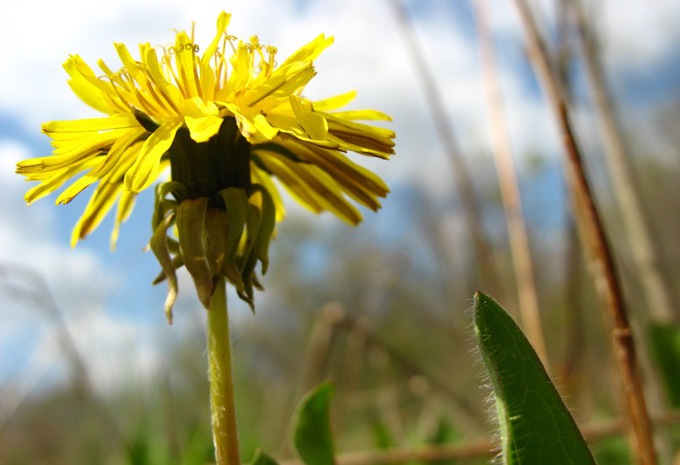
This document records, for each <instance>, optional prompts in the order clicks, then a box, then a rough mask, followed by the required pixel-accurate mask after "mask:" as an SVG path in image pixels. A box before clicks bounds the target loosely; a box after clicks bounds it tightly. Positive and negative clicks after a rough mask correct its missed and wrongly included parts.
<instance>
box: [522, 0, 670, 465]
mask: <svg viewBox="0 0 680 465" xmlns="http://www.w3.org/2000/svg"><path fill="white" fill-rule="evenodd" d="M515 5H516V6H517V10H518V12H519V15H520V18H521V20H522V25H523V27H524V30H525V33H526V36H527V45H528V51H529V57H530V60H531V62H532V65H533V67H534V71H535V72H536V75H537V77H538V79H539V81H540V83H541V85H542V87H543V90H544V92H545V94H546V97H547V99H548V101H549V103H550V104H551V107H552V109H553V111H554V112H555V119H556V123H557V124H558V127H559V129H560V132H561V135H562V141H563V143H564V152H565V156H566V168H567V180H568V184H569V187H570V189H571V190H572V191H573V197H574V199H575V200H576V202H577V203H578V205H577V206H576V208H575V211H576V212H577V221H578V223H579V227H580V229H581V231H582V237H584V239H585V240H586V246H587V247H588V252H589V255H590V257H591V260H592V265H593V266H592V270H593V274H594V278H595V281H596V284H597V285H598V286H597V287H598V291H599V292H600V293H601V295H602V297H603V300H604V304H605V312H606V313H607V315H608V318H609V320H610V322H611V327H612V329H611V334H612V342H613V345H614V354H615V357H616V360H617V362H618V366H619V371H620V373H621V377H622V385H623V386H622V388H623V391H624V397H625V399H626V406H627V410H628V412H627V413H628V416H629V419H630V426H631V436H632V438H633V444H632V447H631V449H632V450H631V452H632V454H633V456H634V458H635V460H636V461H637V462H638V463H640V464H642V465H654V464H656V463H657V460H656V453H655V451H654V443H653V439H652V429H651V425H650V422H649V417H648V414H647V405H646V403H645V399H644V392H643V389H642V380H641V376H640V370H639V367H638V364H637V359H636V353H635V345H634V341H633V333H632V330H631V328H630V324H629V322H628V316H627V314H626V310H625V308H624V302H623V295H622V292H621V288H620V285H619V281H618V278H617V276H616V271H615V268H614V261H613V258H612V254H611V250H610V247H609V244H608V243H607V239H606V237H605V232H604V228H603V225H602V221H601V219H600V216H599V212H598V210H597V208H596V206H595V203H594V201H593V196H592V192H591V189H590V186H589V184H588V180H587V177H586V174H585V171H584V167H583V164H582V161H581V154H580V152H579V149H578V146H577V144H576V139H575V136H574V133H573V131H572V128H571V123H570V121H569V113H568V110H567V106H566V103H565V101H564V97H563V95H562V91H561V88H560V85H559V82H558V81H557V79H556V78H555V77H554V75H553V72H552V69H551V67H550V62H549V59H548V55H547V52H546V50H545V48H544V46H543V42H542V40H541V38H540V35H539V33H538V29H537V27H536V25H535V23H534V20H533V17H532V15H531V12H530V11H529V8H528V7H527V5H526V3H525V2H524V1H523V0H515Z"/></svg>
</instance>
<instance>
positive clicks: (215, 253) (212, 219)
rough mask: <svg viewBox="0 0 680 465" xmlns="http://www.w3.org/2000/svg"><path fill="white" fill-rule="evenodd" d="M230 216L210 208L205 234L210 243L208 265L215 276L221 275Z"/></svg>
mask: <svg viewBox="0 0 680 465" xmlns="http://www.w3.org/2000/svg"><path fill="white" fill-rule="evenodd" d="M228 228H229V219H228V214H227V212H226V211H225V210H222V209H218V208H208V210H207V212H206V215H205V232H206V235H207V241H208V264H209V265H210V271H211V273H212V275H213V276H216V275H218V274H221V271H222V267H223V266H224V257H225V255H226V250H227V232H228Z"/></svg>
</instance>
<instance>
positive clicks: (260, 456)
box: [250, 450, 278, 465]
mask: <svg viewBox="0 0 680 465" xmlns="http://www.w3.org/2000/svg"><path fill="white" fill-rule="evenodd" d="M250 465H278V462H277V461H276V460H274V459H273V458H271V457H270V456H268V455H267V454H265V453H264V452H262V451H261V450H258V451H257V452H255V457H253V461H252V462H250Z"/></svg>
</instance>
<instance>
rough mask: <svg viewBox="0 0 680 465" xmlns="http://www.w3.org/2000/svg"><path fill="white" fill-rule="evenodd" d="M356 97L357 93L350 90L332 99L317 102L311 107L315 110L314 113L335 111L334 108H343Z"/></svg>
mask: <svg viewBox="0 0 680 465" xmlns="http://www.w3.org/2000/svg"><path fill="white" fill-rule="evenodd" d="M356 96H357V91H356V90H351V91H349V92H346V93H344V94H340V95H336V96H334V97H330V98H327V99H323V100H317V101H315V102H314V103H313V104H312V105H313V106H314V110H316V111H328V110H335V109H336V108H340V107H344V106H345V105H347V104H348V103H349V102H351V101H352V100H354V98H355V97H356Z"/></svg>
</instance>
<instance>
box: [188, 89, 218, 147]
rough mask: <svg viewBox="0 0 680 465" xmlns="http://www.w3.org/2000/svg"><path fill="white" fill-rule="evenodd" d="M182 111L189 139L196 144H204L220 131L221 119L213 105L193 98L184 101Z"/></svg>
mask: <svg viewBox="0 0 680 465" xmlns="http://www.w3.org/2000/svg"><path fill="white" fill-rule="evenodd" d="M182 111H183V113H184V122H185V123H186V125H187V128H189V132H190V133H191V138H192V139H193V140H195V141H196V142H199V143H200V142H206V141H207V140H208V139H210V138H211V137H212V136H214V135H215V134H217V132H218V131H219V130H220V126H221V125H222V118H220V116H219V114H220V112H219V110H218V109H217V106H215V104H214V103H212V102H208V103H205V102H204V101H203V100H201V99H200V98H198V97H194V98H192V99H188V100H185V101H184V104H183V106H182Z"/></svg>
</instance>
